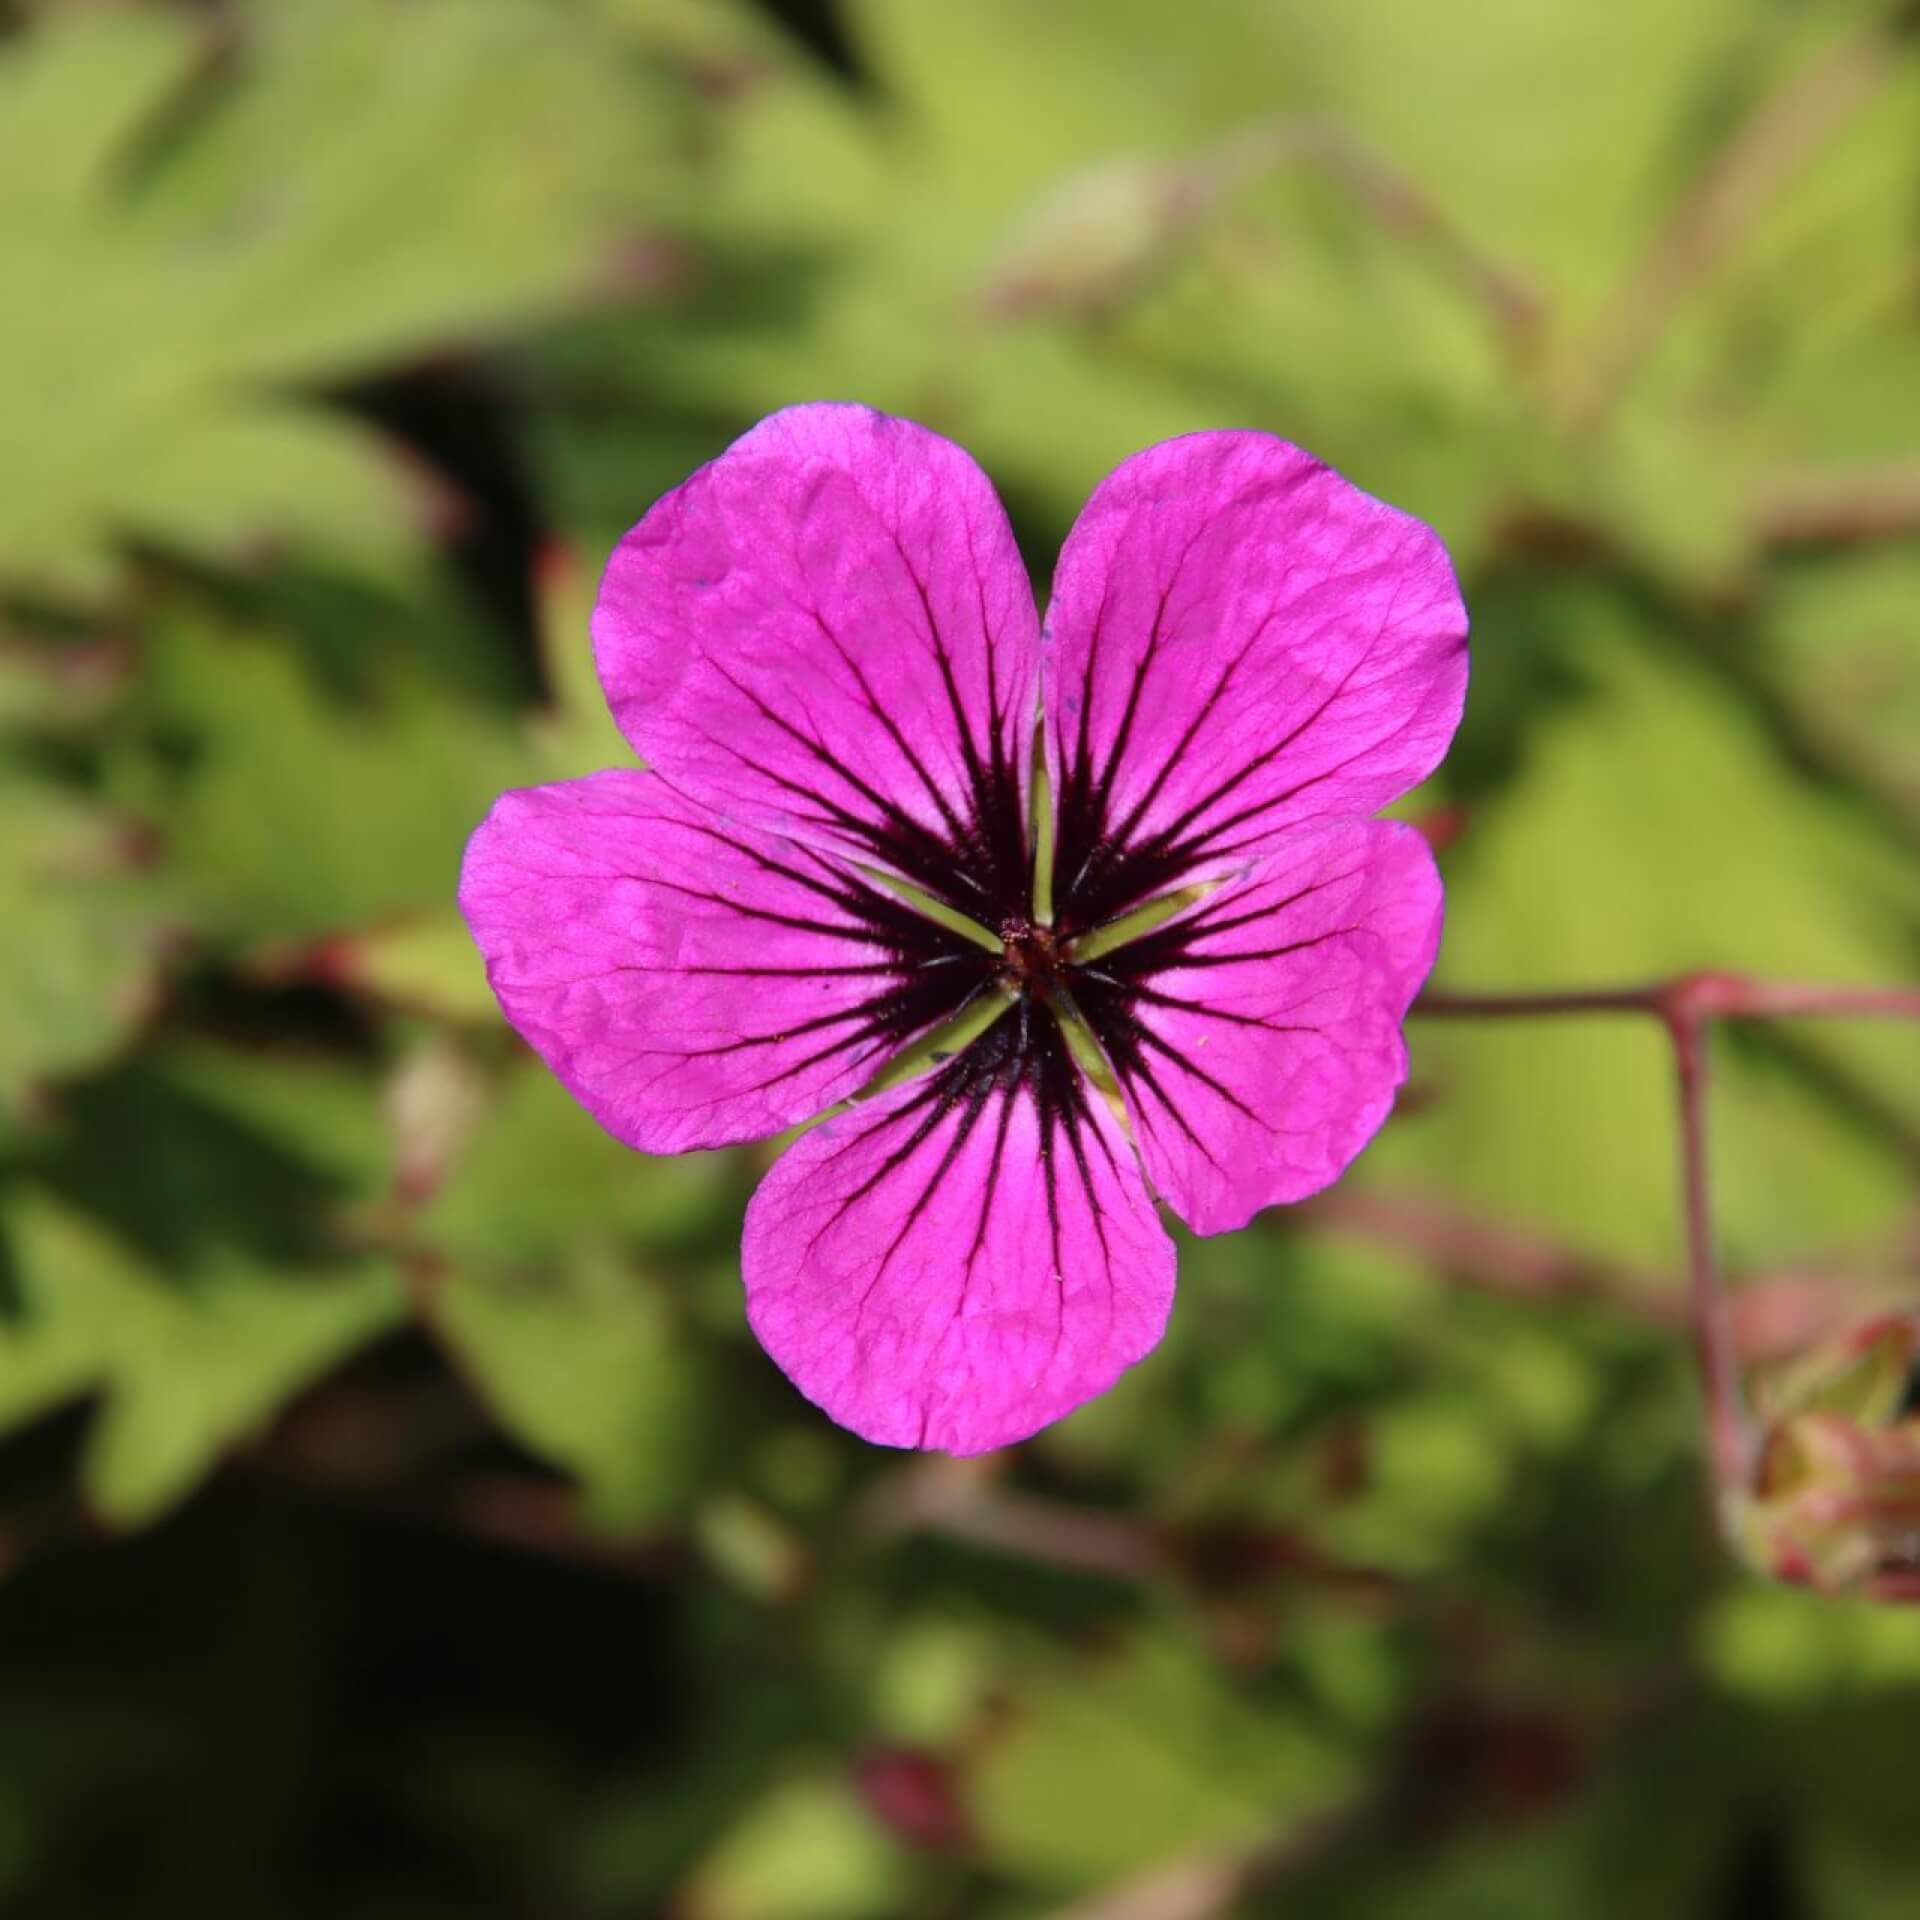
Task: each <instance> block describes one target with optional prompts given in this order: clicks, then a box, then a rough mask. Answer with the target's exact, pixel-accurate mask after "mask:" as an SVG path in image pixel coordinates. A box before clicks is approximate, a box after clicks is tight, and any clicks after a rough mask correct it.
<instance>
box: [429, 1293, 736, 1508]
mask: <svg viewBox="0 0 1920 1920" xmlns="http://www.w3.org/2000/svg"><path fill="white" fill-rule="evenodd" d="M433 1322H434V1325H435V1326H436V1328H438V1330H439V1332H440V1335H441V1337H442V1339H444V1340H445V1341H446V1342H447V1344H448V1346H449V1348H450V1349H451V1351H452V1352H453V1354H454V1356H455V1358H456V1359H457V1361H458V1362H459V1365H460V1367H461V1370H462V1371H463V1373H464V1374H465V1375H466V1377H467V1378H468V1379H469V1380H470V1381H471V1382H472V1383H473V1385H474V1386H475V1387H476V1388H477V1389H478V1391H479V1392H480V1394H481V1397H482V1398H483V1399H485V1400H486V1402H487V1403H488V1405H489V1406H490V1407H491V1408H492V1409H493V1411H494V1413H495V1414H496V1415H497V1417H498V1418H499V1420H500V1422H501V1424H502V1425H503V1426H504V1427H505V1428H506V1429H507V1430H508V1431H509V1432H510V1433H512V1434H514V1435H515V1436H516V1437H517V1438H518V1439H520V1440H521V1441H522V1442H523V1443H524V1444H525V1445H526V1446H527V1447H528V1448H529V1449H530V1450H531V1451H532V1452H534V1453H536V1454H539V1455H540V1456H541V1457H542V1458H544V1459H546V1460H548V1461H550V1462H552V1464H553V1465H555V1466H557V1467H560V1468H562V1469H564V1470H565V1471H567V1472H569V1473H571V1474H573V1475H574V1476H576V1477H577V1478H578V1479H579V1480H580V1482H581V1483H582V1487H583V1491H584V1493H585V1496H586V1512H587V1515H588V1517H589V1519H591V1520H592V1521H593V1522H594V1523H596V1524H597V1525H600V1526H603V1527H606V1528H610V1529H619V1530H628V1529H634V1528H640V1527H644V1526H647V1525H649V1524H656V1523H658V1522H659V1521H660V1520H662V1519H663V1518H665V1517H666V1515H667V1514H668V1513H670V1512H671V1511H672V1510H673V1509H674V1508H675V1507H676V1505H677V1504H678V1503H679V1501H680V1500H681V1499H682V1498H683V1497H684V1496H685V1494H686V1492H687V1490H688V1488H689V1486H690V1485H691V1484H692V1483H693V1481H694V1479H695V1478H696V1470H697V1465H698V1458H697V1455H698V1421H697V1414H698V1412H699V1410H700V1407H701V1405H702V1401H703V1398H704V1396H703V1392H702V1386H703V1382H702V1371H703V1370H702V1369H701V1367H700V1366H699V1364H698V1356H697V1354H696V1353H695V1352H694V1351H693V1350H692V1344H691V1342H690V1340H689V1339H688V1338H687V1337H686V1335H685V1334H684V1333H682V1332H681V1331H680V1330H679V1329H678V1328H677V1327H676V1325H675V1323H674V1319H673V1315H672V1312H671V1308H670V1304H669V1302H668V1301H667V1299H666V1298H665V1296H664V1295H663V1293H662V1292H661V1290H660V1289H659V1287H658V1286H657V1285H654V1284H653V1283H651V1282H649V1281H647V1280H645V1279H643V1278H641V1277H640V1276H638V1275H636V1274H635V1273H633V1272H631V1271H630V1270H629V1269H627V1268H626V1267H624V1266H622V1265H621V1264H620V1263H618V1262H616V1261H612V1260H606V1259H595V1258H587V1257H583V1258H580V1259H576V1260H574V1261H571V1262H569V1263H568V1264H567V1265H566V1266H564V1267H561V1268H558V1269H555V1270H550V1271H548V1272H546V1273H544V1274H542V1275H540V1276H538V1277H530V1276H528V1275H525V1274H515V1275H505V1274H498V1273H494V1274H488V1273H484V1272H482V1271H479V1270H475V1269H462V1270H460V1271H459V1272H457V1273H456V1274H454V1275H453V1276H452V1277H451V1278H450V1279H449V1280H448V1281H447V1282H446V1283H445V1284H444V1286H442V1287H441V1288H440V1289H439V1290H438V1291H437V1292H436V1294H435V1296H434V1306H433Z"/></svg>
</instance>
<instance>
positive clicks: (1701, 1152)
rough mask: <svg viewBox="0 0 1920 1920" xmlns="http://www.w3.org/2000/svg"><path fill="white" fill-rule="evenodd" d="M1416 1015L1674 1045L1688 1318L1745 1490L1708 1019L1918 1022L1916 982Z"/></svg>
mask: <svg viewBox="0 0 1920 1920" xmlns="http://www.w3.org/2000/svg"><path fill="white" fill-rule="evenodd" d="M1413 1011H1414V1012H1415V1013H1418V1014H1424V1015H1426V1016H1428V1017H1430V1018H1440V1019H1533V1018H1538V1017H1552V1016H1575V1015H1582V1014H1615V1013H1638V1014H1651V1015H1653V1016H1654V1018H1656V1019H1657V1020H1659V1021H1660V1023H1661V1024H1662V1026H1664V1027H1665V1029H1666V1031H1667V1035H1668V1038H1669V1039H1670V1040H1671V1042H1672V1044H1673V1057H1674V1066H1675V1076H1676V1085H1677V1089H1678V1097H1679V1109H1680V1192H1681V1204H1682V1209H1683V1211H1684V1214H1685V1217H1686V1231H1687V1318H1688V1325H1689V1327H1690V1329H1691V1331H1692V1334H1693V1344H1694V1353H1695V1358H1696V1360H1697V1363H1698V1365H1699V1369H1700V1390H1701V1395H1702V1398H1703V1399H1704V1400H1705V1402H1706V1410H1707V1435H1708V1445H1709V1449H1710V1453H1711V1458H1712V1462H1713V1472H1714V1480H1715V1484H1716V1486H1717V1487H1718V1488H1719V1490H1720V1491H1721V1492H1722V1493H1723V1494H1724V1493H1730V1492H1733V1491H1735V1490H1736V1489H1742V1488H1745V1487H1746V1486H1747V1485H1748V1483H1749V1480H1750V1478H1751V1475H1752V1471H1753V1463H1754V1446H1755V1442H1754V1436H1753V1426H1752V1422H1751V1420H1750V1418H1749V1417H1748V1413H1747V1409H1746V1401H1745V1396H1744V1394H1743V1393H1742V1391H1741V1379H1740V1359H1739V1353H1738V1350H1737V1347H1736V1345H1735V1341H1734V1335H1733V1325H1732V1316H1731V1313H1730V1310H1729V1305H1728V1301H1727V1296H1726V1293H1725V1291H1724V1290H1723V1288H1722V1287H1721V1284H1720V1265H1719V1258H1718V1255H1717V1253H1716V1250H1715V1246H1714V1233H1713V1187H1712V1179H1711V1174H1710V1170H1709V1154H1708V1128H1707V1082H1708V1046H1709V1041H1710V1038H1711V1034H1712V1028H1713V1022H1714V1021H1715V1020H1778V1019H1788V1018H1794V1017H1799V1016H1809V1015H1839V1016H1847V1017H1852V1018H1856V1019H1891V1020H1920V987H1846V986H1825V985H1820V984H1817V983H1810V982H1806V981H1793V980H1754V979H1750V978H1749V977H1748V976H1746V975H1745V974H1737V973H1689V974H1680V975H1677V976H1675V977H1674V978H1672V979H1670V980H1655V981H1649V982H1647V983H1645V984H1643V985H1638V986H1625V987H1576V988H1572V989H1568V990H1566V991H1556V992H1545V993H1445V992H1434V993H1426V994H1423V995H1422V996H1421V997H1420V998H1419V999H1418V1000H1416V1001H1415V1002H1414V1005H1413Z"/></svg>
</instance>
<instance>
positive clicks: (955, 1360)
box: [741, 1013, 1174, 1453]
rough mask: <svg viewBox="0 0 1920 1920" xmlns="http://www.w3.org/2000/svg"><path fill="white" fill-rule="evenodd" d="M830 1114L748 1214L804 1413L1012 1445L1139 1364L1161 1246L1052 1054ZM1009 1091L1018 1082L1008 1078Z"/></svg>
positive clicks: (1085, 1094)
mask: <svg viewBox="0 0 1920 1920" xmlns="http://www.w3.org/2000/svg"><path fill="white" fill-rule="evenodd" d="M1017 1018H1018V1015H1017V1013H1010V1014H1008V1015H1006V1016H1005V1017H1004V1018H1003V1020H1002V1021H1001V1023H1000V1026H999V1027H997V1028H995V1029H993V1030H992V1031H991V1032H990V1033H989V1034H988V1035H986V1036H983V1038H982V1039H981V1040H979V1041H976V1042H975V1043H974V1045H975V1048H978V1049H983V1050H987V1057H986V1058H985V1059H984V1060H982V1058H981V1057H980V1055H978V1054H975V1053H973V1052H972V1051H971V1050H970V1052H969V1054H966V1055H962V1056H961V1058H960V1059H959V1060H957V1061H955V1062H953V1063H952V1064H951V1065H950V1066H949V1067H947V1068H944V1069H942V1070H940V1071H939V1072H936V1073H935V1074H933V1075H931V1076H929V1077H928V1078H926V1079H923V1080H919V1081H915V1082H912V1083H910V1084H909V1085H907V1086H904V1087H899V1088H896V1089H894V1090H893V1091H892V1092H890V1093H887V1094H883V1095H881V1096H880V1097H879V1098H877V1099H875V1100H873V1101H871V1102H869V1103H867V1104H865V1105H862V1106H860V1107H857V1108H855V1109H853V1110H852V1111H851V1112H849V1113H845V1114H841V1115H837V1116H835V1117H834V1118H833V1119H830V1120H827V1121H825V1122H823V1123H822V1124H821V1125H820V1126H818V1127H816V1128H815V1129H814V1130H813V1131H812V1132H811V1133H809V1134H807V1135H806V1136H805V1137H804V1138H802V1139H801V1140H800V1141H799V1142H798V1143H797V1144H796V1145H794V1146H793V1147H791V1148H789V1149H788V1151H787V1152H786V1154H785V1155H784V1156H783V1157H782V1158H781V1159H780V1160H779V1161H778V1162H777V1163H776V1164H775V1166H774V1168H773V1171H772V1172H771V1173H769V1174H768V1175H767V1177H766V1179H765V1180H764V1181H763V1182H762V1183H761V1186H760V1190H759V1192H757V1193H756V1194H755V1195H754V1197H753V1201H752V1204H751V1205H750V1206H749V1207H748V1209H747V1221H746V1233H745V1238H744V1241H743V1244H742V1248H741V1265H742V1271H743V1273H744V1275H745V1279H746V1286H747V1313H748V1317H749V1318H750V1320H751V1321H752V1323H753V1329H754V1331H755V1333H757V1334H758V1335H759V1336H760V1340H761V1344H762V1345H763V1346H765V1348H766V1350H767V1352H768V1353H769V1354H771V1355H772V1356H773V1358H774V1360H775V1361H776V1362H778V1364H779V1365H780V1366H781V1367H782V1368H783V1369H784V1370H785V1371H786V1373H787V1375H788V1377H789V1378H790V1379H791V1380H792V1381H793V1383H794V1385H795V1386H797V1387H798V1388H799V1389H800V1391H801V1392H802V1393H804V1394H805V1395H806V1396H807V1398H808V1399H810V1400H812V1401H814V1402H815V1403H816V1404H817V1405H818V1406H820V1407H821V1408H823V1409H824V1410H825V1411H826V1412H827V1413H828V1414H830V1415H831V1416H832V1417H833V1418H834V1419H835V1420H837V1421H839V1422H840V1423H841V1425H843V1426H846V1427H851V1428H852V1429H853V1431H854V1432H855V1433H858V1434H861V1435H863V1436H864V1437H865V1438H866V1439H869V1440H875V1441H879V1442H881V1443H882V1444H884V1445H887V1446H896V1447H932V1448H938V1449H940V1450H942V1451H944V1452H948V1453H980V1452H984V1451H985V1450H986V1449H988V1448H990V1447H999V1446H1006V1445H1008V1444H1010V1443H1011V1442H1013V1441H1015V1440H1020V1439H1024V1438H1025V1437H1026V1436H1027V1435H1028V1434H1030V1433H1032V1432H1033V1431H1034V1430H1035V1429H1036V1428H1039V1427H1043V1426H1045V1425H1046V1424H1047V1423H1048V1422H1049V1421H1051V1420H1057V1419H1059V1418H1060V1417H1061V1415H1063V1414H1065V1413H1068V1412H1070V1411H1071V1410H1072V1409H1073V1408H1075V1407H1077V1406H1079V1405H1080V1403H1081V1402H1082V1401H1084V1400H1088V1399H1090V1398H1092V1396H1093V1395H1095V1394H1097V1393H1100V1392H1102V1391H1104V1389H1106V1388H1107V1387H1109V1386H1111V1385H1112V1384H1113V1381H1114V1379H1115V1378H1116V1377H1117V1376H1118V1375H1119V1374H1120V1373H1121V1372H1122V1371H1123V1370H1124V1369H1125V1368H1127V1367H1129V1366H1131V1365H1132V1364H1133V1363H1134V1362H1135V1361H1136V1360H1139V1359H1141V1358H1142V1357H1143V1356H1144V1355H1145V1354H1147V1353H1149V1352H1150V1351H1151V1350H1152V1349H1153V1347H1154V1345H1155V1344H1156V1343H1157V1342H1158V1340H1159V1338H1160V1334H1161V1331H1162V1329H1163V1328H1164V1327H1165V1325H1166V1319H1167V1311H1168V1308H1169V1307H1170V1306H1171V1304H1172V1300H1173V1267H1174V1258H1173V1243H1172V1242H1171V1240H1169V1239H1168V1237H1167V1234H1166V1230H1165V1229H1164V1228H1163V1227H1162V1226H1161V1224H1160V1221H1159V1218H1158V1216H1157V1215H1156V1213H1155V1211H1154V1208H1153V1203H1152V1200H1151V1199H1150V1198H1149V1196H1148V1194H1147V1189H1146V1185H1145V1183H1144V1181H1143V1180H1142V1178H1141V1175H1140V1171H1139V1168H1138V1165H1137V1163H1136V1162H1135V1160H1134V1158H1133V1154H1132V1151H1131V1149H1130V1148H1129V1146H1128V1144H1127V1141H1126V1139H1125V1136H1124V1135H1123V1134H1122V1133H1121V1131H1120V1129H1119V1127H1118V1126H1117V1125H1116V1123H1115V1122H1114V1119H1113V1117H1112V1115H1111V1114H1110V1113H1108V1112H1107V1110H1106V1108H1105V1106H1104V1103H1103V1102H1102V1101H1101V1100H1100V1098H1099V1096H1098V1095H1097V1094H1094V1093H1092V1092H1091V1090H1090V1089H1089V1088H1088V1087H1087V1084H1086V1082H1085V1081H1084V1080H1083V1079H1081V1078H1080V1076H1079V1074H1078V1072H1077V1070H1076V1069H1075V1068H1074V1067H1073V1066H1072V1065H1071V1063H1070V1062H1069V1061H1068V1060H1067V1059H1066V1057H1065V1050H1064V1048H1063V1047H1061V1045H1060V1043H1059V1040H1058V1036H1057V1034H1054V1035H1052V1036H1051V1037H1050V1039H1049V1040H1048V1041H1047V1042H1046V1043H1044V1046H1045V1048H1047V1049H1050V1050H1051V1056H1052V1061H1051V1065H1050V1066H1048V1067H1047V1068H1045V1069H1044V1070H1043V1072H1042V1074H1041V1076H1040V1078H1039V1085H1040V1086H1042V1087H1044V1088H1045V1089H1046V1091H1045V1093H1044V1094H1042V1093H1040V1092H1037V1091H1036V1090H1035V1082H1034V1080H1032V1079H1024V1080H1017V1081H1014V1080H1013V1075H1012V1073H1011V1071H1010V1070H1008V1068H1007V1066H1006V1065H1005V1064H1004V1063H1002V1062H1000V1061H999V1060H998V1059H997V1058H996V1057H995V1056H994V1055H993V1054H992V1052H991V1050H992V1049H993V1048H994V1047H995V1046H996V1044H998V1043H1000V1042H1001V1041H1005V1043H1006V1046H1007V1048H1008V1050H1010V1048H1011V1038H1010V1034H1009V1032H1008V1030H1009V1029H1011V1027H1012V1025H1013V1023H1014V1022H1015V1021H1016V1020H1017ZM1010 1081H1013V1084H1011V1085H1010V1084H1009V1082H1010Z"/></svg>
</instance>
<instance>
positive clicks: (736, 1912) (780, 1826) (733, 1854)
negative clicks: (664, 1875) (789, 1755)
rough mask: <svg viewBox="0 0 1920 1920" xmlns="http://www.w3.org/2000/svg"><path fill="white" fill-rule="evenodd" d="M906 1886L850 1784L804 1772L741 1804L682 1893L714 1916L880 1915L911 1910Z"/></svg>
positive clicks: (854, 1918)
mask: <svg viewBox="0 0 1920 1920" xmlns="http://www.w3.org/2000/svg"><path fill="white" fill-rule="evenodd" d="M910 1884H911V1882H910V1876H909V1872H908V1867H907V1862H906V1860H905V1858H904V1856H903V1855H902V1853H901V1851H900V1849H899V1848H898V1846H896V1845H895V1844H894V1843H893V1842H891V1841H890V1840H889V1839H888V1838H887V1836H886V1835H885V1834H884V1833H883V1832H882V1831H881V1830H880V1829H879V1828H878V1827H877V1826H876V1825H875V1824H874V1823H873V1821H872V1820H871V1819H870V1818H869V1817H868V1816H867V1814H866V1813H865V1812H864V1811H863V1810H862V1809H861V1807H860V1805H859V1802H858V1801H857V1800H856V1799H855V1798H854V1796H853V1793H852V1791H851V1789H850V1788H848V1787H847V1786H846V1785H844V1784H843V1783H841V1782H839V1781H835V1780H825V1779H813V1780H809V1779H798V1780H791V1781H787V1782H785V1783H783V1784H782V1785H780V1786H777V1787H775V1788H774V1789H773V1790H772V1791H771V1792H769V1793H767V1794H765V1795H764V1796H762V1797H761V1798H760V1799H759V1800H758V1801H756V1802H754V1803H753V1804H751V1805H750V1806H749V1807H748V1808H747V1809H746V1810H745V1812H744V1813H743V1814H742V1816H741V1818H740V1819H739V1821H738V1822H737V1823H736V1824H735V1825H734V1826H733V1827H732V1828H731V1829H730V1830H729V1831H728V1833H727V1834H726V1835H725V1837H724V1838H723V1839H722V1840H721V1841H720V1842H719V1844H718V1845H717V1846H716V1847H715V1848H714V1849H713V1850H712V1852H711V1853H709V1854H708V1855H707V1857H706V1858H705V1859H704V1860H703V1861H702V1862H701V1863H700V1864H699V1865H698V1866H697V1867H696V1868H695V1869H694V1871H693V1873H692V1875H691V1876H690V1877H689V1879H688V1881H687V1883H686V1886H685V1887H684V1889H683V1890H682V1895H681V1897H682V1898H683V1899H684V1900H685V1901H686V1903H687V1905H688V1907H689V1909H690V1910H692V1911H694V1912H697V1913H701V1914H706V1915H710V1916H712V1920H883V1916H885V1915H888V1914H895V1913H900V1912H904V1911H906V1910H907V1909H906V1899H907V1894H908V1888H909V1886H910Z"/></svg>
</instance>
